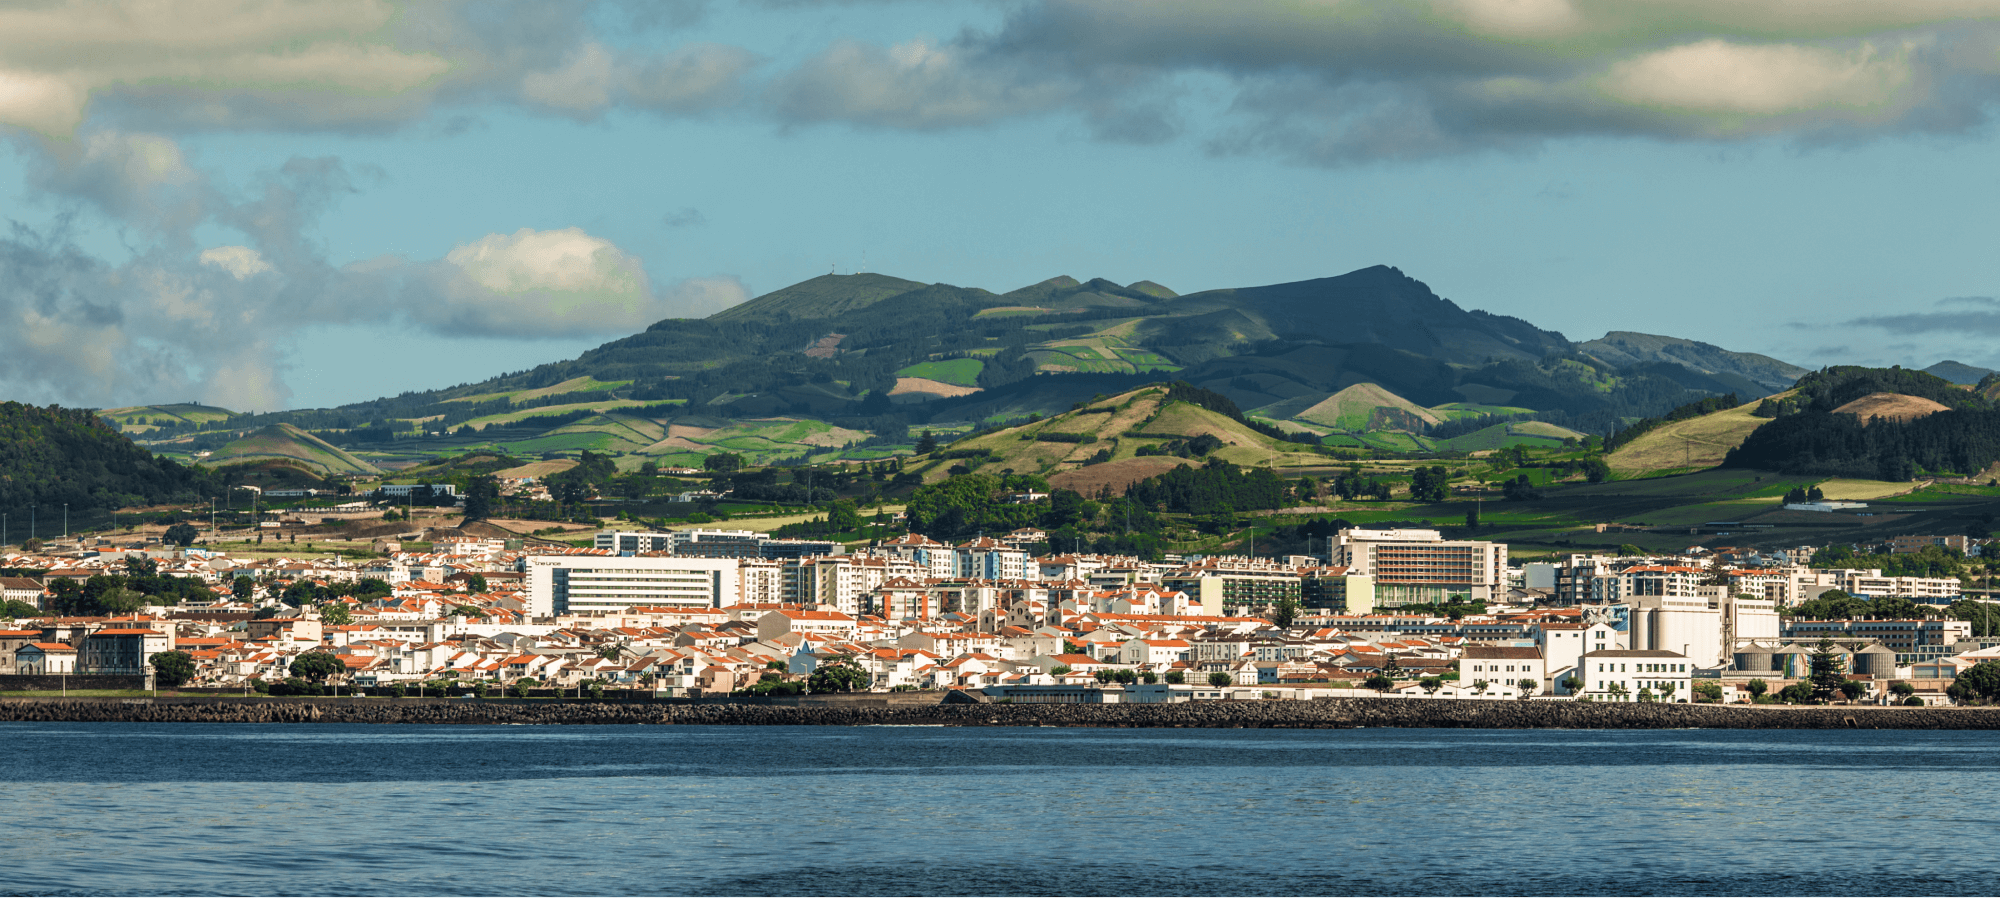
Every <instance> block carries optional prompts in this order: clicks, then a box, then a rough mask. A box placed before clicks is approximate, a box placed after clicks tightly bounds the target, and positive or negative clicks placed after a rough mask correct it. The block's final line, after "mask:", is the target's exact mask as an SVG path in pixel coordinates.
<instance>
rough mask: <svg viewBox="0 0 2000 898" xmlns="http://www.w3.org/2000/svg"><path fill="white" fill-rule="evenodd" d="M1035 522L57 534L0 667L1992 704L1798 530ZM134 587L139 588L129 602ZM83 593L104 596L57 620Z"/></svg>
mask: <svg viewBox="0 0 2000 898" xmlns="http://www.w3.org/2000/svg"><path fill="white" fill-rule="evenodd" d="M1048 538H1049V537H1048V534H1047V533H1045V532H1042V531H1039V530H1035V529H1022V530H1017V531H1015V532H1012V533H1008V534H1005V535H1002V536H995V537H980V538H977V539H973V540H969V541H965V542H962V543H959V544H957V545H951V544H947V543H943V542H939V541H935V540H932V539H930V538H927V537H925V536H922V535H918V534H904V535H900V536H896V537H893V538H887V539H879V540H874V541H872V542H871V543H869V544H867V545H863V546H857V547H855V548H853V549H852V550H851V551H850V550H849V547H848V546H846V545H844V544H842V543H840V542H835V541H831V540H809V539H783V538H775V537H772V536H770V535H767V534H763V533H758V532H755V531H750V530H723V529H704V528H696V529H688V530H679V531H657V532H654V531H644V530H620V529H607V530H603V531H601V532H598V533H596V535H595V540H594V546H593V547H590V548H582V547H575V548H555V547H551V546H545V545H544V546H527V545H524V544H523V542H522V541H520V540H505V539H498V538H480V537H466V536H461V537H447V538H441V539H438V540H436V541H435V542H434V543H432V544H430V545H429V546H427V547H426V548H427V551H421V552H418V551H407V552H406V551H401V550H400V547H399V546H397V545H396V544H394V543H389V544H386V545H384V546H382V547H381V548H383V549H385V551H384V552H383V553H382V557H380V558H373V559H363V560H343V559H339V558H331V559H329V558H318V559H311V560H307V559H299V560H288V559H285V558H266V559H262V560H250V559H236V558H231V557H230V556H229V555H227V554H224V553H222V552H220V551H210V550H206V549H204V548H201V547H176V546H172V545H163V546H155V547H150V548H143V549H121V548H116V547H111V546H109V545H98V543H108V542H109V541H108V540H101V539H97V540H93V539H76V540H73V541H72V542H70V543H69V544H67V545H64V544H50V545H44V546H42V547H41V551H39V552H37V553H18V552H9V553H8V554H7V555H6V556H5V558H4V564H0V567H4V568H5V569H6V570H7V571H8V572H9V573H13V574H17V575H18V574H29V573H33V574H34V575H33V576H9V577H5V578H0V587H4V595H0V602H4V603H5V607H6V608H7V609H8V610H9V614H10V616H12V617H14V618H16V619H15V620H14V621H13V623H12V624H10V625H7V626H8V628H7V629H5V630H0V665H4V666H0V676H8V677H9V679H8V680H7V681H6V682H12V683H16V684H27V685H28V688H34V689H39V690H46V691H51V692H53V691H57V690H62V691H66V690H68V689H70V688H72V683H74V684H76V685H79V686H80V685H82V684H84V683H86V682H99V683H103V682H112V681H117V680H118V679H119V678H124V679H123V680H122V682H126V683H128V684H130V685H133V686H137V685H139V684H140V682H142V681H143V684H144V688H148V689H159V688H163V687H164V688H173V687H182V688H189V689H207V690H211V691H213V690H224V691H241V692H242V693H244V694H249V693H252V692H256V693H272V694H280V695H283V694H334V695H359V694H372V695H393V696H403V695H411V696H415V695H438V694H447V695H472V696H479V697H484V696H488V695H493V696H500V695H503V694H504V695H512V696H518V697H523V698H526V697H531V696H536V697H551V696H576V697H590V696H598V697H601V696H603V695H604V692H605V690H606V689H612V690H625V691H626V694H644V695H648V696H651V697H657V698H698V697H704V696H710V697H712V696H732V695H733V696H742V695H788V694H796V693H802V692H812V691H819V692H829V691H841V692H845V691H868V692H910V691H940V692H949V691H960V692H964V693H977V694H978V696H979V700H985V701H1008V702H1105V703H1113V702H1127V703H1130V702H1181V701H1200V700H1221V699H1237V700H1271V699H1309V698H1314V697H1353V696H1388V697H1412V698H1452V699H1522V700H1560V701H1593V702H1723V703H1753V702H1763V703H1769V702H1776V701H1786V702H1801V701H1813V700H1835V701H1847V702H1866V703H1876V704H1892V703H1893V704H1899V705H1900V704H1910V705H1939V704H1950V703H1956V702H1971V701H1983V700H1985V699H1989V698H1992V697H1993V696H1992V695H1991V694H1990V693H1989V692H1987V691H1985V689H1983V688H1980V686H1979V685H1978V684H1981V683H1984V682H1985V679H1986V678H1985V677H1984V676H1983V675H1982V676H1979V677H1971V678H1962V677H1961V674H1965V673H1967V672H1968V671H1972V670H1974V669H1975V668H1979V669H1980V670H1982V671H1986V670H1993V669H1996V668H2000V663H1996V662H2000V637H1996V636H1994V635H1993V627H1992V626H1991V624H1989V623H1988V622H1986V621H1985V620H1984V616H1983V614H1974V615H1965V614H1955V615H1954V614H1946V613H1944V612H1945V611H1946V609H1947V608H1950V609H1953V610H1963V609H1965V608H1968V607H1972V608H1977V609H1982V610H1983V609H1984V608H1986V607H1990V606H1989V603H1988V601H1987V600H1985V599H1983V598H1978V597H1975V596H1968V595H1967V594H1966V591H1965V589H1964V588H1963V587H1962V585H1961V581H1960V580H1959V579H1958V578H1955V577H1912V576H1885V575H1884V574H1883V573H1882V571H1881V570H1879V569H1842V568H1825V567H1812V566H1810V564H1809V562H1810V559H1811V558H1812V557H1813V556H1814V554H1815V551H1816V550H1815V547H1795V548H1792V549H1788V550H1779V551H1762V552H1758V551H1748V550H1736V549H1731V548H1726V547H1725V548H1715V549H1704V548H1692V549H1689V550H1687V551H1686V552H1684V553H1681V554H1675V555H1670V556H1659V555H1654V556H1646V555H1636V554H1620V555H1602V554H1572V555H1568V556H1566V557H1558V558H1553V559H1545V560H1536V561H1527V562H1522V563H1515V562H1514V561H1512V560H1511V559H1510V558H1509V554H1508V547H1507V546H1506V545H1505V544H1502V543H1496V542H1490V541H1483V540H1472V539H1447V538H1444V536H1442V535H1441V534H1440V533H1439V532H1438V531H1436V530H1422V529H1365V528H1360V527H1355V528H1350V529H1346V530H1342V531H1340V532H1339V533H1338V535H1337V536H1336V537H1334V538H1331V539H1328V540H1326V541H1325V544H1326V550H1325V552H1323V553H1321V554H1318V555H1286V556H1283V557H1268V558H1267V557H1252V556H1245V555H1214V556H1193V555H1190V556H1184V557H1182V556H1167V557H1165V558H1164V559H1161V560H1158V561H1147V560H1142V559H1140V558H1136V557H1123V556H1115V555H1101V554H1062V553H1056V552H1051V551H1043V552H1041V553H1040V554H1037V553H1036V551H1035V550H1036V549H1037V548H1042V549H1046V547H1047V546H1048ZM1881 548H1883V549H1885V550H1887V551H1890V552H1893V553H1918V552H1931V553H1936V552H1941V551H1942V552H1950V553H1960V554H1966V555H1976V554H1978V553H1979V552H1980V551H1981V550H1982V549H1983V548H1984V546H1983V545H1982V544H1981V541H1979V540H1971V539H1968V538H1966V537H1963V536H1940V537H1898V538H1896V539H1895V540H1894V541H1893V543H1892V544H1890V545H1888V546H1884V547H1881ZM37 572H38V573H37ZM163 584H164V585H163ZM142 589H143V590H145V591H148V592H150V593H151V594H152V595H153V596H154V598H153V599H152V600H151V602H133V601H131V600H132V599H133V597H134V596H135V595H136V594H137V593H136V590H142ZM166 594H171V598H170V599H162V598H160V596H162V595H166ZM121 600H122V601H124V602H125V605H124V606H123V607H122V608H121V607H120V606H119V602H120V601H121ZM160 601H170V602H171V603H170V604H154V603H156V602H160ZM1954 603H1955V604H1954ZM1968 603H1969V604H1968ZM85 606H88V607H94V608H98V609H107V608H112V609H118V610H116V611H114V613H109V614H98V615H91V616H78V615H74V614H66V613H64V611H65V609H71V610H73V609H75V608H78V607H85ZM1843 608H1845V609H1855V608H1859V609H1861V611H1862V613H1861V614H1859V615H1854V619H1847V617H1845V616H1842V615H1841V614H1840V613H1839V612H1840V611H1841V609H1843ZM1829 609H1831V613H1829ZM1968 616H1970V617H1973V618H1975V619H1973V620H1967V619H1964V618H1965V617H1968ZM1981 665H1987V666H1986V667H1984V668H1981ZM107 678H109V679H107ZM15 688H19V686H18V685H17V687H15Z"/></svg>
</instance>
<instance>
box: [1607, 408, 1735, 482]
mask: <svg viewBox="0 0 2000 898" xmlns="http://www.w3.org/2000/svg"><path fill="white" fill-rule="evenodd" d="M1761 401H1762V400H1759V402H1761ZM1758 404H1759V403H1758V402H1750V403H1745V404H1743V405H1739V406H1737V407H1735V408H1732V409H1725V410H1723V411H1719V412H1714V413H1711V414H1707V415H1702V416H1701V417H1699V418H1689V419H1687V420H1685V421H1674V422H1672V423H1669V424H1665V425H1662V426H1660V427H1659V428H1657V429H1655V430H1653V431H1651V432H1649V433H1647V434H1645V435H1643V436H1641V437H1639V438H1638V439H1636V440H1633V441H1632V442H1631V443H1628V444H1626V445H1624V446H1620V447H1619V448H1618V450H1617V451H1616V452H1613V453H1611V454H1610V455H1609V456H1606V457H1605V459H1604V461H1605V463H1606V464H1609V465H1610V466H1611V471H1612V473H1613V474H1616V475H1618V476H1619V477H1650V476H1654V475H1657V474H1664V473H1669V472H1680V471H1698V470H1704V469H1707V468H1713V467H1715V466H1717V465H1720V464H1722V462H1723V458H1724V457H1725V456H1726V455H1728V453H1729V450H1731V449H1734V448H1736V447H1737V446H1740V445H1742V444H1743V441H1744V439H1745V438H1747V437H1748V436H1749V435H1750V434H1751V433H1752V432H1753V431H1755V430H1757V428H1759V427H1762V426H1764V425H1766V424H1769V423H1771V422H1770V419H1768V418H1759V417H1757V416H1755V415H1753V414H1751V412H1752V411H1755V410H1756V408H1757V406H1758Z"/></svg>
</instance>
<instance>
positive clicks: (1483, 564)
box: [1332, 528, 1507, 608]
mask: <svg viewBox="0 0 2000 898" xmlns="http://www.w3.org/2000/svg"><path fill="white" fill-rule="evenodd" d="M1332 563H1333V565H1334V566H1336V567H1346V568H1350V569H1352V571H1353V573H1356V574H1365V575H1367V576H1369V577H1372V578H1374V587H1375V606H1376V607H1378V608H1394V607H1397V606H1400V605H1409V604H1433V603H1439V602H1447V601H1450V600H1451V598H1452V597H1453V596H1465V597H1466V598H1468V599H1471V600H1472V601H1476V602H1483V601H1486V600H1489V599H1491V598H1493V594H1494V591H1495V590H1505V589H1506V587H1507V544H1506V543H1495V542H1488V541H1486V540H1448V539H1445V538H1443V536H1442V535H1441V534H1439V533H1438V531H1436V530H1363V529H1360V528H1355V529H1350V530H1343V531H1341V532H1340V536H1339V538H1338V539H1336V540H1335V544H1334V547H1333V559H1332Z"/></svg>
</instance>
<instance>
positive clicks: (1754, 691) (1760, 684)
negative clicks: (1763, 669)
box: [1743, 680, 1771, 701]
mask: <svg viewBox="0 0 2000 898" xmlns="http://www.w3.org/2000/svg"><path fill="white" fill-rule="evenodd" d="M1743 691H1745V692H1748V693H1750V699H1751V701H1755V700H1757V699H1760V698H1763V697H1764V693H1766V692H1769V691H1771V684H1769V683H1766V682H1764V681H1763V680H1751V681H1750V682H1748V683H1744V684H1743Z"/></svg>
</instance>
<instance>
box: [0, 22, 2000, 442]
mask: <svg viewBox="0 0 2000 898" xmlns="http://www.w3.org/2000/svg"><path fill="white" fill-rule="evenodd" d="M162 9H164V10H165V12H161V10H162ZM155 16H158V17H163V18H149V17H155ZM1996 19H2000V2H1983V0H1954V2H1941V3H1937V4H1927V5H1922V6H1920V7H1913V6H1912V5H1910V4H1906V3H1889V2H1876V0H1831V2H1823V3H1816V4H1809V3H1804V2H1802V0H1730V2H1726V3H1725V2H1721V0H1657V2H1651V3H1630V2H1608V0H1436V2H1427V3H1409V2H1405V3H1386V2H1373V0H1319V2H1313V0H1301V2H1285V3H1271V4H1255V3H1242V2H1237V3H1220V2H1203V0H1147V2H1131V0H1015V2H957V3H953V2H922V0H902V2H888V0H884V2H866V0H849V2H809V0H745V2H741V3H726V2H722V0H711V2H699V0H676V2H659V3H649V4H635V5H632V6H621V5H617V4H564V3H535V4H503V3H497V2H494V3H478V4H466V3H435V4H428V3H419V4H410V5H403V4H394V3H386V2H384V3H376V2H368V3H352V4H345V3H331V2H329V3H294V2H289V0H212V2H211V0H186V2H182V3H177V4H169V5H167V6H165V7H159V6H149V5H146V4H143V3H137V2H136V0H135V2H134V3H133V4H132V5H130V6H129V7H125V6H120V5H119V4H116V3H112V4H91V5H88V6H76V7H70V6H65V5H62V4H50V5H47V6H38V7H27V8H15V9H10V10H5V11H0V209H4V211H5V216H6V218H7V219H9V221H10V222H11V230H10V232H8V233H6V234H0V306H4V308H5V313H4V314H6V315H7V316H8V317H9V318H10V319H11V320H12V321H14V322H15V325H14V326H13V327H11V328H9V329H7V331H8V332H7V333H4V334H0V396H4V397H5V398H12V399H17V400H21V401H28V402H36V403H47V402H61V403H65V404H73V405H94V406H115V405H128V404H137V403H143V402H161V401H179V400H187V399H200V400H204V401H208V402H211V403H215V404H220V405H225V406H229V407H232V408H238V409H270V408H284V407H305V406H322V405H331V404H337V403H342V402H350V401H357V400H362V399H368V398H373V397H376V396H380V395H383V394H393V393H397V392H401V391H404V390H409V389H422V388H430V387H439V386H448V385H451V384H455V383H460V382H467V381H476V380H480V379H483V378H486V377H488V376H491V375H494V374H498V373H501V372H505V371H513V370H519V369H522V368H526V367H529V366H532V365H534V364H538V363H541V362H547V361H553V360H557V359H561V358H568V357H571V356H574V355H575V354H576V353H578V352H580V351H581V350H583V349H586V348H588V347H590V346H594V345H597V344H598V343H601V342H604V341H605V340H609V339H615V338H617V337H618V336H622V335H624V334H627V333H631V332H633V331H636V330H639V329H642V328H643V327H644V326H645V325H646V324H648V323H650V322H652V321H655V320H658V319H659V318H663V317H671V316H683V315H687V316H699V315H704V314H708V313H709V312H712V311H715V310H716V309H719V308H722V307H725V306H727V305H729V304H732V303H734V302H739V301H742V300H743V299H745V298H748V297H750V296H754V295H757V294H760V293H763V292H767V291H769V290H773V289H776V288H779V287H782V286H785V285H787V284H791V283H795V282H797V281H800V280H803V279H806V278H809V277H812V276H814V275H818V274H823V273H826V272H827V271H829V270H839V271H841V272H843V273H844V272H851V271H856V270H862V269H863V268H864V267H865V269H866V270H871V271H879V272H885V273H889V274H895V275H898V276H901V277H906V278H911V279H915V280H920V281H927V282H928V281H942V282H947V283H953V284H959V285H963V286H976V287H985V288H988V289H992V290H996V291H1005V290H1009V289H1013V288H1015V287H1019V286H1023V285H1026V284H1029V283H1033V282H1035V281H1039V280H1042V279H1044V278H1048V277H1052V276H1055V275H1058V274H1068V275H1072V276H1075V277H1079V278H1089V277H1106V278H1110V279H1112V280H1116V281H1119V282H1121V283H1122V282H1131V281H1136V280H1140V279H1151V280H1154V281H1158V282H1160V283H1163V284H1166V285H1167V286H1169V287H1172V288H1173V289H1175V290H1178V291H1181V292H1191V291H1195V290H1201V289H1208V288H1214V287H1229V286H1248V285H1255V284H1265V283H1278V282H1284V281H1291V280H1299V279H1305V278H1312V277H1323V276H1328V275H1334V274H1339V273H1342V272H1346V271H1349V270H1353V269H1355V268H1360V267H1364V266H1368V265H1374V264H1390V265H1395V266H1397V267H1400V268H1401V269H1402V270H1403V271H1405V272H1406V273H1408V274H1410V275H1412V276H1414V277H1416V278H1419V279H1421V280H1423V281H1425V282H1427V283H1429V284H1430V285H1431V286H1432V287H1433V289H1435V290H1437V291H1438V293H1439V294H1441V295H1443V296H1446V297H1448V298H1450V299H1452V300H1454V301H1456V302H1458V303H1459V304H1460V305H1463V306H1467V307H1470V308H1481V309H1486V310H1489V311H1493V312H1497V313H1501V314H1509V315H1516V316H1519V317H1522V318H1525V319H1528V320H1529V321H1532V322H1534V323H1536V324H1538V325H1540V326H1542V327H1546V328H1551V329H1554V330H1559V331H1561V332H1563V333H1564V334H1565V335H1567V336H1569V337H1571V338H1572V339H1577V340H1585V339H1590V338H1593V337H1597V336H1600V335H1602V334H1603V333H1604V332H1606V331H1608V330H1637V331H1644V332H1651V333H1663V334H1671V335H1675V336H1683V337H1689V338H1693V339H1698V340H1705V341H1708V342H1712V343H1716V344H1718V345H1721V346H1724V347H1727V348H1730V349H1738V350H1745V351H1755V352H1764V353H1769V354H1771V355H1775V356H1778V357H1779V358H1783V359H1786V360H1788V361H1792V362H1795V363H1798V364H1803V365H1809V366H1818V365H1824V364H1835V363H1864V364H1907V365H1916V366H1923V365H1928V364H1930V363H1932V362H1935V361H1938V360H1940V359H1944V358H1956V359H1958V360H1960V361H1964V362H1967V363H1971V364H1977V365H1988V366H1994V367H2000V350H1995V349H1994V348H1992V347H1993V346H1994V345H1995V344H1994V341H1993V340H1992V339H1991V338H1992V337H1993V336H1994V335H1995V334H1996V333H2000V303H1996V302H1995V301H1994V300H1993V299H1992V298H1991V297H1994V296H1996V295H2000V271H1996V263H1995V262H1994V261H1992V260H1993V258H1994V257H1995V256H1996V254H1995V253H1994V252H1993V250H1992V248H1991V247H1992V246H1993V244H1994V242H1995V237H1996V236H2000V235H1997V234H1996V226H1995V224H1994V221H1993V215H1992V214H1991V212H1990V211H1989V210H1991V209H1993V208H1996V207H1997V206H2000V204H1997V203H1996V200H2000V195H1996V194H2000V184H1996V177H1995V174H1994V173H1995V171H1996V167H1995V165H1994V164H1993V163H1994V161H1995V160H1994V150H1995V146H1994V134H1993V128H1992V125H1991V122H1990V118H1991V111H1992V108H1993V105H1992V101H1993V97H1994V95H1995V92H1996V85H2000V27H1996Z"/></svg>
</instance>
